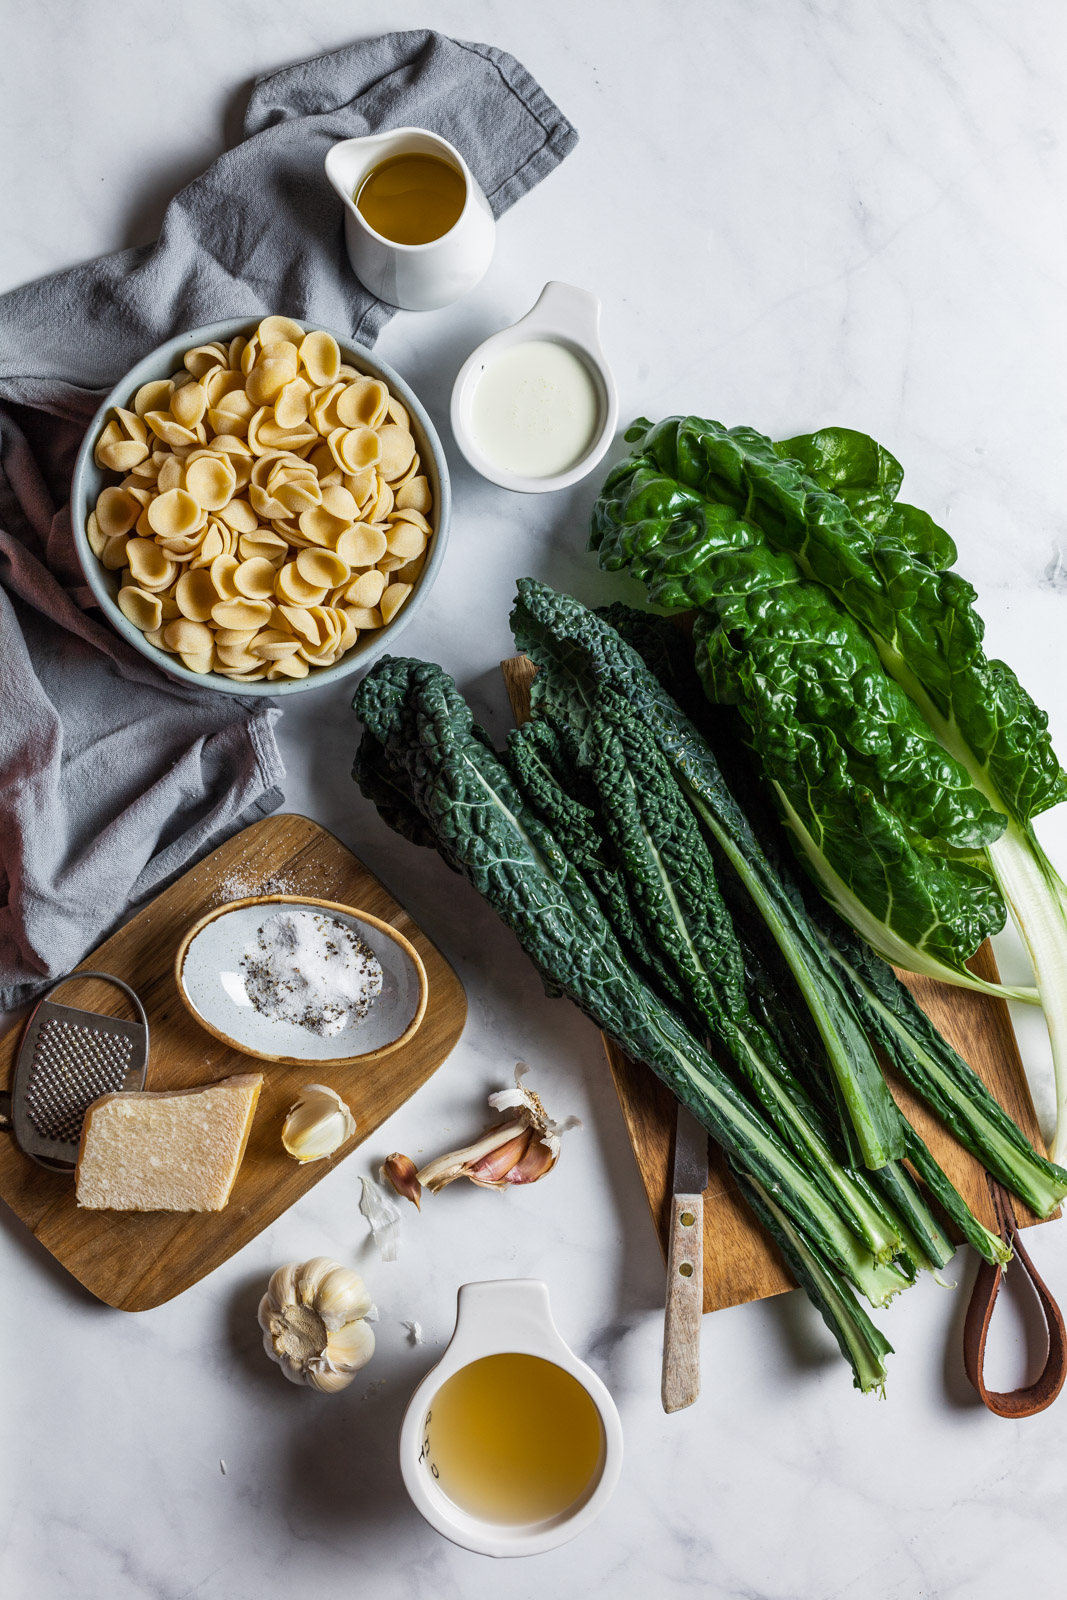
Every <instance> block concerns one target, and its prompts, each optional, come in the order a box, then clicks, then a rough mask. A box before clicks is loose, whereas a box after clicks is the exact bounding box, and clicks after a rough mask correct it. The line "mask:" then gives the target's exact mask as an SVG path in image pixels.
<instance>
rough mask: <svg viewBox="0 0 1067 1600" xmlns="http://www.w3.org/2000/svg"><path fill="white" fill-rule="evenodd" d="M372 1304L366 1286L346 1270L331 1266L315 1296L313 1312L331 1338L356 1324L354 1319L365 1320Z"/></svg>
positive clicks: (354, 1274)
mask: <svg viewBox="0 0 1067 1600" xmlns="http://www.w3.org/2000/svg"><path fill="white" fill-rule="evenodd" d="M372 1304H373V1301H372V1300H371V1297H370V1295H369V1294H368V1293H367V1286H366V1284H365V1283H364V1282H363V1279H362V1278H361V1277H360V1275H359V1273H358V1272H353V1271H352V1269H351V1268H350V1267H338V1266H334V1267H333V1268H332V1270H331V1271H330V1272H327V1274H326V1276H325V1277H324V1278H322V1280H321V1281H320V1283H319V1286H318V1290H317V1292H316V1295H315V1310H316V1311H317V1312H318V1314H319V1316H320V1317H321V1318H322V1320H323V1322H324V1323H325V1324H326V1327H327V1329H328V1330H329V1332H330V1334H331V1338H332V1335H333V1334H334V1332H335V1331H336V1330H338V1329H340V1328H343V1327H344V1326H345V1324H346V1323H356V1322H357V1319H358V1318H360V1317H365V1316H366V1315H367V1312H368V1311H369V1310H370V1308H371V1305H372ZM357 1325H358V1323H357Z"/></svg>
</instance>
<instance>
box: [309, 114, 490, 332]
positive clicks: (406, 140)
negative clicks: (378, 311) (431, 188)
mask: <svg viewBox="0 0 1067 1600" xmlns="http://www.w3.org/2000/svg"><path fill="white" fill-rule="evenodd" d="M400 155H431V156H438V157H439V158H440V159H441V160H443V161H447V162H448V163H449V165H450V166H453V167H455V168H456V170H457V171H458V172H459V174H460V176H461V177H462V179H463V182H464V184H465V185H466V190H467V196H466V199H465V200H464V202H463V210H462V211H461V212H460V214H459V218H458V220H457V221H456V222H455V223H454V224H453V226H452V227H451V228H449V230H448V232H447V233H443V234H442V235H441V237H440V238H439V239H431V240H429V242H428V243H426V244H397V243H396V242H395V241H394V240H392V239H387V238H386V237H385V236H384V234H381V233H378V232H377V231H376V230H375V229H374V228H372V227H371V225H370V223H369V222H368V221H367V219H366V217H365V216H364V215H363V213H362V212H361V211H360V209H359V207H358V206H357V205H356V201H355V196H356V194H357V193H358V191H359V186H360V184H361V183H362V182H363V179H364V178H365V177H366V176H367V174H368V172H370V170H371V168H372V167H376V166H377V165H378V163H379V162H381V161H388V160H389V159H390V158H391V157H393V156H400ZM326 176H327V178H328V179H329V181H330V183H331V184H332V185H333V187H334V188H335V189H336V191H337V193H338V194H339V195H340V197H341V199H342V201H343V202H344V208H345V246H346V248H347V250H348V259H349V261H350V262H351V263H352V271H353V272H354V273H355V275H356V277H357V278H358V279H359V281H360V283H362V284H363V285H365V287H366V288H368V289H369V290H370V292H371V294H373V295H377V297H378V299H379V300H385V301H387V302H388V304H389V305H391V306H399V307H400V308H401V310H403V311H436V310H437V309H438V308H439V307H440V306H448V305H451V304H452V302H453V300H458V299H459V297H460V295H464V294H466V293H467V291H468V289H473V288H474V285H475V284H476V283H477V282H478V281H479V280H480V279H481V278H482V277H483V276H484V275H485V271H486V268H487V267H488V265H489V263H490V261H491V260H492V258H493V246H494V244H495V243H496V223H495V222H494V220H493V213H492V211H491V210H490V208H489V202H488V200H487V199H486V198H485V195H484V194H483V193H482V191H481V189H480V188H479V186H478V183H477V181H476V180H475V178H474V176H473V175H472V173H471V170H470V168H469V167H468V166H467V163H466V162H465V161H464V159H463V157H462V156H461V155H460V153H459V151H458V150H457V149H456V148H455V146H454V145H450V144H449V142H448V140H447V139H442V138H441V136H440V134H437V133H431V132H430V131H429V129H428V128H393V129H392V130H391V131H390V132H389V133H375V134H368V135H367V136H366V137H365V138H362V139H342V140H341V141H340V142H339V143H338V144H335V145H334V146H333V147H332V148H331V149H330V150H329V151H328V152H327V155H326Z"/></svg>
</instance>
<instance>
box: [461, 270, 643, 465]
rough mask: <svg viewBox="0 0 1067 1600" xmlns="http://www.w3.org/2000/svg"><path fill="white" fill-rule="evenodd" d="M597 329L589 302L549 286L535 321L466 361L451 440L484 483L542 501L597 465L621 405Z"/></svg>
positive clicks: (595, 303) (528, 319) (531, 315)
mask: <svg viewBox="0 0 1067 1600" xmlns="http://www.w3.org/2000/svg"><path fill="white" fill-rule="evenodd" d="M599 327H600V302H599V300H598V299H597V298H596V296H595V295H592V294H589V293H587V292H586V291H585V290H584V289H576V288H574V287H573V286H572V285H571V284H566V283H549V284H546V285H545V288H544V290H543V291H542V293H541V296H540V298H539V299H538V301H537V304H536V305H535V306H534V307H533V310H532V311H530V312H528V313H527V315H526V316H525V317H522V318H521V319H520V320H519V321H518V322H516V323H514V324H513V325H512V326H511V327H510V328H505V329H503V331H502V332H500V333H497V334H494V335H493V336H492V338H490V339H487V340H486V341H485V342H484V344H481V345H479V346H478V348H477V349H476V350H475V351H474V352H473V354H472V355H471V356H470V357H468V359H467V361H466V362H465V363H464V365H463V367H462V368H461V369H460V372H459V375H458V377H457V378H456V382H455V386H454V388H453V391H452V431H453V433H454V434H455V436H456V442H457V444H458V445H459V447H460V449H461V450H462V451H463V454H464V455H465V456H466V458H467V460H468V461H469V462H470V464H471V466H472V467H474V468H475V469H476V470H477V471H478V472H480V473H481V474H482V476H483V477H485V478H488V479H489V480H490V482H492V483H497V484H499V485H501V487H502V488H505V489H517V490H520V491H523V492H525V493H529V494H536V493H544V492H545V491H546V490H552V489H563V488H566V487H567V486H568V485H569V484H572V483H577V482H578V480H579V479H581V478H583V477H585V475H586V474H587V473H588V472H591V471H592V469H593V467H595V466H596V464H597V462H598V461H600V459H601V458H602V457H603V455H604V453H605V451H606V450H607V448H608V446H609V445H610V443H611V441H612V438H613V437H614V433H615V425H616V422H617V420H618V399H617V396H616V392H615V383H614V380H613V378H612V375H611V369H610V368H609V367H608V364H607V360H606V358H605V356H604V352H603V350H602V348H601V344H600V333H599Z"/></svg>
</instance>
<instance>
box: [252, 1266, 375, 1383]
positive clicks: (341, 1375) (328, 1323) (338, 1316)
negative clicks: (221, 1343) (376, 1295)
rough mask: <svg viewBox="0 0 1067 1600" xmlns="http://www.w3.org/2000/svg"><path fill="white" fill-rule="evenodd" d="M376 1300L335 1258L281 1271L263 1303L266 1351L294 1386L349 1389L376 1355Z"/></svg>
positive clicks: (269, 1286) (278, 1272)
mask: <svg viewBox="0 0 1067 1600" xmlns="http://www.w3.org/2000/svg"><path fill="white" fill-rule="evenodd" d="M370 1309H371V1297H370V1295H369V1294H368V1293H367V1287H366V1285H365V1283H364V1282H363V1279H362V1278H361V1277H360V1275H359V1273H358V1272H353V1271H352V1270H351V1269H350V1268H349V1267H343V1266H342V1265H341V1263H340V1262H339V1261H333V1260H331V1258H330V1257H329V1256H315V1257H313V1258H312V1260H310V1261H304V1262H301V1263H297V1262H293V1261H291V1262H289V1263H288V1264H287V1265H286V1266H284V1267H279V1268H278V1270H277V1272H275V1273H274V1275H273V1277H272V1278H271V1280H270V1283H269V1284H268V1286H267V1292H266V1294H265V1295H264V1296H263V1298H262V1300H261V1301H260V1302H259V1325H260V1327H261V1328H262V1329H263V1348H264V1350H266V1352H267V1354H268V1355H269V1356H270V1358H271V1360H272V1361H277V1363H278V1365H279V1366H280V1367H281V1369H282V1371H283V1372H284V1373H285V1376H286V1377H287V1378H288V1379H289V1380H290V1382H292V1383H301V1384H307V1385H308V1386H309V1387H310V1388H312V1389H318V1390H319V1391H320V1392H321V1393H322V1394H336V1393H337V1392H338V1391H339V1390H341V1389H346V1388H347V1387H348V1385H349V1384H350V1383H351V1382H352V1379H353V1378H354V1377H355V1375H356V1373H357V1372H358V1371H359V1369H360V1368H361V1367H365V1366H366V1364H367V1362H368V1361H369V1360H370V1358H371V1356H372V1355H373V1354H374V1332H373V1330H372V1329H371V1328H370V1327H369V1326H368V1324H367V1323H366V1322H365V1321H364V1318H365V1317H366V1314H367V1312H368V1311H369V1310H370Z"/></svg>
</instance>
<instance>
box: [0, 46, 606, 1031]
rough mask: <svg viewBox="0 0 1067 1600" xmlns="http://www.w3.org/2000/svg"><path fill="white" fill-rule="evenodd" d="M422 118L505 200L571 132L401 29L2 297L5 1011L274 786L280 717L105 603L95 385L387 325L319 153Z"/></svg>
mask: <svg viewBox="0 0 1067 1600" xmlns="http://www.w3.org/2000/svg"><path fill="white" fill-rule="evenodd" d="M409 123H413V124H417V125H420V126H423V127H428V128H431V129H433V130H434V131H436V132H438V133H441V134H443V135H444V137H445V138H447V139H449V140H451V142H452V143H453V144H455V145H456V146H457V148H458V149H459V150H461V151H462V153H463V155H464V156H465V157H466V159H467V161H468V163H469V165H470V167H471V169H472V171H473V172H474V174H475V176H476V177H477V179H478V181H479V183H480V184H481V186H482V188H483V189H484V190H485V192H486V194H487V195H488V197H489V202H490V204H491V205H492V207H493V210H494V212H495V213H496V214H497V215H499V214H500V213H501V212H503V211H505V210H506V209H507V208H508V206H510V205H512V204H513V203H514V202H515V201H516V200H517V199H519V198H520V196H521V195H523V194H525V193H526V191H527V190H528V189H531V188H533V186H534V185H535V184H536V183H538V182H539V181H540V180H541V179H542V178H543V177H545V176H547V174H548V173H549V172H551V171H552V170H553V168H554V167H555V166H557V165H558V164H559V162H560V161H561V160H562V159H563V157H564V156H565V155H566V154H567V152H568V151H569V150H570V149H571V148H572V146H573V145H574V143H575V141H576V139H577V134H576V133H575V131H574V129H573V128H572V127H571V125H570V123H569V122H567V120H566V119H565V118H564V117H563V116H562V114H561V113H560V112H559V111H558V109H557V108H556V107H555V106H554V105H553V104H552V102H551V101H550V100H549V99H548V98H547V96H546V95H545V94H544V93H543V91H542V90H541V89H540V88H539V86H538V85H537V84H536V83H535V82H534V80H533V79H532V78H531V77H530V75H529V74H528V73H527V72H526V70H525V69H524V68H523V67H522V66H521V65H520V64H519V63H518V62H517V61H515V60H514V59H513V58H512V57H511V56H509V55H506V54H505V53H504V52H503V51H500V50H495V49H493V48H491V47H490V46H488V45H482V44H468V43H463V42H460V41H457V40H454V39H448V38H445V37H444V36H443V35H441V34H438V33H433V32H430V31H419V32H411V33H393V34H387V35H385V36H383V37H382V38H378V39H372V40H368V41H366V42H364V43H360V44H355V45H351V46H349V47H347V48H346V49H343V50H337V51H334V52H332V53H331V54H329V55H324V56H318V57H316V58H315V59H314V60H311V61H305V62H302V63H300V64H299V65H298V66H294V67H287V68H284V69H283V70H282V71H280V72H276V73H272V74H271V75H270V76H269V77H266V78H261V79H260V80H259V81H258V82H257V84H256V85H255V87H254V89H253V91H252V95H251V98H250V100H249V104H248V110H247V112H246V115H245V122H244V139H243V142H242V143H241V144H239V145H237V146H236V147H235V148H234V149H232V150H229V151H227V152H226V154H225V155H223V156H220V157H219V159H218V160H217V161H216V162H214V163H213V164H212V166H210V167H209V168H208V169H207V171H206V172H204V173H203V174H202V175H201V176H200V177H199V178H197V179H195V180H194V181H193V182H192V183H191V184H189V185H188V187H187V188H185V189H183V190H182V191H181V193H180V194H178V195H176V196H175V198H174V199H173V200H172V201H171V203H170V205H169V206H168V208H167V212H166V215H165V217H164V220H163V227H162V231H161V233H160V236H159V239H158V240H157V241H156V243H155V244H154V245H146V246H143V247H142V248H139V249H135V250H123V251H120V252H118V253H117V254H115V255H110V256H104V257H101V258H100V259H99V260H97V261H91V262H87V263H85V264H84V265H82V266H78V267H74V268H72V269H71V270H70V271H68V272H62V273H57V274H55V275H54V276H52V277H50V278H45V279H42V280H41V281H40V282H37V283H31V284H27V285H26V286H25V287H23V288H19V289H15V290H12V291H11V292H10V293H9V294H6V295H2V296H0V1007H4V1008H7V1007H10V1006H12V1005H15V1004H17V1003H18V1002H19V1001H21V1000H24V999H27V998H29V997H30V996H31V995H32V994H33V993H34V992H36V991H37V990H39V989H40V988H41V987H42V986H43V984H44V983H45V982H46V981H47V980H48V979H49V978H50V977H53V976H57V975H58V974H60V973H63V972H67V971H69V970H70V968H71V967H72V966H74V965H75V964H76V963H77V962H78V961H79V960H80V959H81V958H82V956H84V955H85V953H86V951H87V950H89V949H90V948H91V947H92V945H93V944H94V943H95V942H96V941H97V940H98V939H99V938H100V936H101V935H102V934H103V933H105V932H106V931H107V930H108V929H109V928H110V927H112V926H113V924H114V923H115V922H117V921H118V920H119V918H120V917H121V916H122V914H123V912H124V911H125V910H126V908H127V907H128V906H129V905H131V904H136V903H137V902H138V901H141V900H143V899H145V898H146V897H147V896H149V895H151V894H154V893H156V892H157V891H158V890H159V889H160V888H161V887H162V886H163V885H164V884H165V883H166V882H168V881H169V880H170V879H171V878H173V877H174V876H175V875H176V874H177V873H179V872H181V871H183V870H184V869H185V868H186V867H188V866H189V865H191V864H192V862H194V861H195V860H197V859H198V858H199V857H200V856H202V855H203V854H205V853H206V852H207V851H208V850H210V849H212V848H213V847H214V846H215V845H217V844H219V843H220V842H221V841H222V840H223V839H224V838H226V837H227V836H228V835H229V834H231V833H233V832H234V831H235V830H236V829H238V828H239V827H242V826H244V825H246V824H247V823H248V822H251V821H253V820H254V819H255V818H256V817H257V816H260V815H263V814H265V813H267V812H269V811H272V810H273V809H274V808H275V807H276V806H277V805H279V804H280V803H281V800H282V795H281V792H280V790H279V789H278V787H277V784H278V782H279V780H280V779H281V778H282V777H283V776H284V774H283V769H282V766H281V762H280V760H279V757H278V752H277V749H276V746H275V742H274V735H273V732H272V727H271V725H272V723H273V721H274V720H275V718H276V717H277V716H278V715H279V713H278V711H277V710H276V709H274V708H273V707H272V706H271V705H270V703H269V702H265V701H263V700H255V699H252V698H251V697H244V696H237V695H223V694H219V693H216V692H213V691H210V690H199V689H195V688H192V687H190V686H188V685H186V684H179V683H175V682H172V681H171V680H170V679H169V678H167V677H166V676H165V675H164V674H163V673H161V672H159V671H157V670H156V668H155V667H153V666H152V665H151V664H150V663H149V662H147V661H145V660H144V658H143V657H141V656H140V655H138V654H137V652H136V651H134V650H133V649H132V648H131V647H130V646H129V645H127V644H126V642H125V641H124V640H123V639H121V638H120V637H119V636H118V635H117V634H116V633H114V632H113V631H112V630H111V628H110V627H109V626H108V625H107V624H106V622H104V621H103V620H102V619H100V617H99V613H94V612H93V610H92V607H93V599H92V595H91V593H90V591H89V589H88V587H87V586H86V585H85V584H84V579H83V577H82V574H81V571H80V568H79V566H78V562H77V558H76V556H75V553H74V545H73V540H72V536H71V530H70V517H69V506H68V504H67V501H68V498H69V489H70V476H71V470H72V467H73V461H74V456H75V454H76V451H77V447H78V443H79V441H80V438H81V435H82V433H83V432H84V429H85V425H86V423H87V422H88V420H89V418H90V417H91V416H92V414H93V412H94V411H95V409H96V407H97V405H98V404H99V399H100V392H101V391H105V392H106V390H107V389H108V388H110V387H111V386H112V385H113V384H115V383H116V382H117V381H118V380H119V379H120V378H121V377H122V375H123V373H124V372H126V371H127V370H128V369H129V368H130V367H131V366H132V365H133V364H134V362H135V361H137V360H138V359H139V358H140V357H141V356H143V355H144V354H146V352H147V351H149V350H151V349H152V348H153V347H154V346H155V345H157V344H160V343H162V341H163V340H164V339H167V338H169V337H170V336H171V335H173V334H175V333H179V332H181V331H183V330H185V329H187V328H192V327H197V326H199V325H201V324H203V323H207V322H214V321H216V320H217V319H220V318H223V317H232V316H244V315H248V316H255V315H263V314H266V313H269V312H282V313H285V314H287V315H290V316H295V317H298V318H303V319H306V320H308V321H312V322H314V321H318V322H320V323H324V324H326V325H327V326H330V327H336V328H340V329H346V330H349V331H351V332H352V333H353V334H354V336H355V337H356V338H357V339H359V340H360V341H361V342H362V343H364V344H371V343H372V342H373V341H374V339H375V338H376V337H377V336H378V334H379V333H380V331H381V329H382V328H383V327H384V325H385V323H386V322H387V321H388V319H389V318H390V317H391V316H392V315H393V308H392V307H391V306H386V305H383V304H382V303H381V302H380V301H377V300H375V299H374V298H373V297H372V296H371V295H370V294H368V292H367V291H366V290H365V289H364V288H363V287H362V285H360V284H359V283H358V282H357V281H356V279H355V278H354V277H353V275H352V272H351V269H350V267H349V265H348V260H347V257H346V255H345V250H344V241H343V223H342V209H341V204H340V202H339V200H338V199H337V197H336V195H335V194H334V193H333V191H332V190H331V189H330V187H329V185H328V184H327V183H326V180H325V178H324V176H323V170H322V169H323V161H324V159H325V155H326V151H327V150H328V148H329V147H330V145H331V144H332V143H333V142H334V141H335V140H338V139H348V138H352V137H355V136H358V135H360V134H364V133H367V132H377V131H380V130H381V129H384V128H390V127H403V126H405V125H406V124H409Z"/></svg>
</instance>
